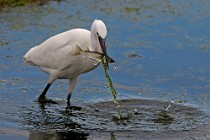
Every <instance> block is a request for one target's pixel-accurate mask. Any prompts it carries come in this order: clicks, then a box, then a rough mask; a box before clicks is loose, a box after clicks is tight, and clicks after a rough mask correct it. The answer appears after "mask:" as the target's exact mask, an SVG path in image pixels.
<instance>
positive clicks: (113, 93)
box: [101, 56, 122, 120]
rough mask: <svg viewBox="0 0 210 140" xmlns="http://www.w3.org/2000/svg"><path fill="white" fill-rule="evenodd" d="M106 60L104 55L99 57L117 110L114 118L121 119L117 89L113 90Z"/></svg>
mask: <svg viewBox="0 0 210 140" xmlns="http://www.w3.org/2000/svg"><path fill="white" fill-rule="evenodd" d="M107 61H109V60H107V58H106V56H103V57H102V58H101V62H102V64H103V67H104V72H105V75H106V79H107V80H108V82H109V87H110V89H111V92H112V95H113V97H114V103H115V104H116V108H117V112H118V116H117V117H115V119H118V120H121V119H122V116H121V113H120V106H119V103H118V100H117V91H116V90H115V88H114V86H113V84H112V80H111V78H110V76H109V73H108V70H109V62H107Z"/></svg>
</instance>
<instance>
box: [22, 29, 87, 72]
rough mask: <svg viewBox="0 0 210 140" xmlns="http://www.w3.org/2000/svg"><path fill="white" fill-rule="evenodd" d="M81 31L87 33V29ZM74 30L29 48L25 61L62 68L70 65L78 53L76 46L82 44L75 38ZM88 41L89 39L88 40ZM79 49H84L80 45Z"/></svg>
mask: <svg viewBox="0 0 210 140" xmlns="http://www.w3.org/2000/svg"><path fill="white" fill-rule="evenodd" d="M81 31H83V33H84V34H86V36H87V35H89V34H87V31H85V30H81ZM73 35H75V32H73V33H72V31H71V30H70V31H69V32H68V31H67V32H64V33H61V34H58V35H56V36H53V37H51V38H49V39H47V40H46V41H45V42H43V43H42V44H40V45H38V46H35V47H33V48H31V49H30V50H29V51H28V52H27V53H26V54H25V56H24V59H25V62H26V63H30V64H32V65H35V66H39V67H44V68H49V69H55V70H62V69H64V68H65V67H69V66H70V65H71V61H75V58H74V57H73V56H76V55H78V54H79V53H78V47H80V46H84V45H83V44H84V43H83V42H82V43H81V42H79V40H78V39H77V38H78V37H77V38H75V36H73ZM81 40H84V39H81ZM89 42H90V41H89ZM80 49H85V48H84V47H81V48H80Z"/></svg>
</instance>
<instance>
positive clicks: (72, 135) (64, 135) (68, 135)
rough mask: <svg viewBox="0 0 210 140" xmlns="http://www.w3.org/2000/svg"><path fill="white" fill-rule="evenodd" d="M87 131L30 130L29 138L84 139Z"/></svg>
mask: <svg viewBox="0 0 210 140" xmlns="http://www.w3.org/2000/svg"><path fill="white" fill-rule="evenodd" d="M87 138H88V133H83V132H71V131H69V132H56V133H47V132H30V135H29V140H67V139H68V140H69V139H71V140H86V139H87Z"/></svg>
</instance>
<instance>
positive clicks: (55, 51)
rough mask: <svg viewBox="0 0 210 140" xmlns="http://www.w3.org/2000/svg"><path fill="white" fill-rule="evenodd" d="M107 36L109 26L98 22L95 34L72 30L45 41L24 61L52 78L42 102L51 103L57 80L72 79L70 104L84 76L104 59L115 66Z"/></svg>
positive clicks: (41, 97)
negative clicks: (107, 46)
mask: <svg viewBox="0 0 210 140" xmlns="http://www.w3.org/2000/svg"><path fill="white" fill-rule="evenodd" d="M106 35H107V29H106V25H105V24H104V23H103V21H101V20H94V21H93V23H92V26H91V31H89V30H86V29H81V28H76V29H72V30H69V31H66V32H63V33H60V34H57V35H55V36H52V37H51V38H49V39H47V40H46V41H44V42H43V43H42V44H40V45H38V46H35V47H33V48H31V49H30V50H29V51H28V52H27V53H26V54H25V55H24V60H25V62H26V63H29V64H31V65H34V66H38V67H40V68H41V70H43V71H44V72H46V73H48V74H49V75H50V77H49V80H48V84H47V86H46V87H45V89H44V90H43V92H42V93H41V94H40V96H39V98H38V101H39V102H40V103H47V102H49V100H47V98H46V96H45V95H46V93H47V91H48V89H49V88H50V86H51V85H52V84H53V82H54V81H55V80H57V79H69V88H68V95H67V103H68V105H70V98H71V94H72V91H73V90H74V88H75V86H76V84H77V80H78V77H79V76H80V74H83V73H86V72H89V71H91V70H93V69H95V68H96V67H97V66H98V65H99V63H100V58H96V59H94V57H100V56H104V55H105V56H106V58H107V64H108V61H109V62H110V63H111V62H114V60H113V59H111V58H110V57H109V56H108V55H107V52H106V45H105V39H106Z"/></svg>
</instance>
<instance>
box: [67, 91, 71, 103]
mask: <svg viewBox="0 0 210 140" xmlns="http://www.w3.org/2000/svg"><path fill="white" fill-rule="evenodd" d="M70 99H71V93H68V95H67V98H66V103H67V106H71V104H70Z"/></svg>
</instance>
